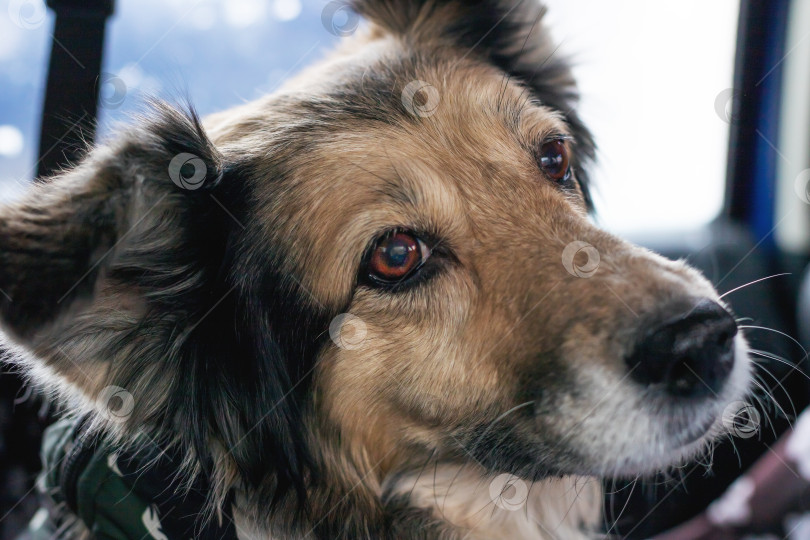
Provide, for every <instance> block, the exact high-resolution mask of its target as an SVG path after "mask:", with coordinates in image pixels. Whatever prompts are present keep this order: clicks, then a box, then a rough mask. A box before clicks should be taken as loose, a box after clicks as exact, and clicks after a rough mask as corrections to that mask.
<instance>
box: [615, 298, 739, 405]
mask: <svg viewBox="0 0 810 540" xmlns="http://www.w3.org/2000/svg"><path fill="white" fill-rule="evenodd" d="M736 334H737V323H736V322H735V321H734V318H733V317H732V316H731V314H729V312H728V311H726V310H725V309H723V307H722V306H720V305H719V304H717V303H716V302H712V301H710V300H703V301H701V302H700V303H699V304H698V305H697V306H695V307H694V308H692V309H690V310H689V311H686V312H683V313H681V314H679V315H677V316H675V317H673V318H671V319H668V320H666V321H665V322H664V323H663V324H658V325H656V326H655V327H654V328H653V329H652V330H649V331H647V332H646V333H645V334H644V336H643V337H642V338H641V340H640V341H639V342H638V343H637V344H636V348H635V351H634V352H633V354H632V355H631V356H630V357H629V358H628V359H627V364H628V366H629V367H630V369H631V370H632V377H633V378H635V379H636V380H637V381H638V382H640V383H642V384H645V385H656V386H661V387H662V388H663V389H664V390H665V391H666V392H667V393H669V394H670V395H673V396H678V397H703V396H706V395H709V394H714V393H717V392H718V391H719V390H720V389H721V388H722V386H723V383H724V382H725V380H726V379H727V378H728V374H729V373H730V372H731V368H732V367H734V336H735V335H736Z"/></svg>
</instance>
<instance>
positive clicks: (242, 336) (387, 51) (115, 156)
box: [0, 0, 751, 540]
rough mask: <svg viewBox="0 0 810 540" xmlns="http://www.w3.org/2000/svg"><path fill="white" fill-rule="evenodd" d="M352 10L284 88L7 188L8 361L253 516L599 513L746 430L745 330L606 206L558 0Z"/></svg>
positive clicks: (544, 533) (400, 529)
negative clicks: (609, 496) (725, 436)
mask: <svg viewBox="0 0 810 540" xmlns="http://www.w3.org/2000/svg"><path fill="white" fill-rule="evenodd" d="M352 7H353V9H354V10H356V12H357V13H358V14H360V15H361V16H362V17H364V18H365V19H366V20H367V21H368V23H367V25H366V26H363V27H361V28H360V29H358V30H357V31H356V32H354V34H353V35H351V36H350V37H347V38H345V39H344V40H343V41H342V43H341V44H340V46H339V47H338V48H337V49H336V50H335V51H334V52H333V53H331V55H330V56H328V57H327V58H326V59H325V60H323V61H321V62H320V63H318V64H317V65H315V66H313V67H310V68H308V69H306V70H305V71H304V72H303V73H301V74H300V75H298V76H297V77H295V78H294V79H292V80H291V81H289V82H288V83H287V84H286V85H285V86H284V87H282V88H281V89H280V90H279V91H277V92H276V93H274V94H273V95H270V96H267V97H265V98H262V99H259V100H258V101H255V102H252V103H248V104H245V105H241V106H238V107H236V108H234V109H231V110H228V111H225V112H221V113H217V114H214V115H212V116H210V117H208V118H206V119H204V120H200V119H199V118H198V117H197V115H196V114H195V113H194V112H193V109H191V108H184V107H175V106H170V105H167V104H165V103H161V102H154V103H152V104H151V105H150V107H149V109H150V112H149V113H148V114H145V115H144V116H143V117H142V118H139V119H138V120H137V121H136V122H135V123H134V126H132V127H130V128H127V129H125V130H119V133H118V135H117V136H115V137H112V139H111V140H110V141H109V142H107V143H105V144H103V145H100V146H98V147H96V148H94V149H92V150H91V151H89V153H88V155H87V156H86V158H85V159H84V160H83V161H82V162H81V163H79V164H78V165H76V166H75V167H73V168H71V169H70V170H66V171H64V172H62V173H60V174H58V175H57V176H55V177H53V178H50V179H47V180H46V181H43V182H40V183H38V184H37V185H34V186H32V187H31V189H30V192H29V193H28V194H27V195H26V196H24V197H22V198H21V199H20V200H17V201H14V202H11V203H9V204H7V205H6V206H4V207H3V208H2V210H0V289H2V291H3V294H2V295H0V318H1V319H2V328H3V330H4V332H5V333H6V334H7V336H8V341H9V347H10V350H11V352H10V353H9V354H10V358H9V361H10V362H12V363H13V365H15V366H18V367H19V368H20V369H21V370H23V371H24V372H25V373H26V374H27V376H28V377H29V378H30V380H31V381H32V383H33V384H35V385H37V386H38V387H39V388H42V389H43V391H45V392H46V393H49V394H50V395H51V396H52V397H53V399H56V400H58V401H60V402H62V403H65V404H66V405H65V406H66V408H67V409H68V412H70V413H71V414H74V415H79V414H86V413H89V414H90V417H91V419H92V422H93V424H94V425H95V426H97V427H98V428H99V429H101V430H102V431H103V432H104V434H105V437H107V439H108V440H110V441H113V442H114V443H115V444H120V445H127V444H137V441H139V440H142V438H143V437H148V438H150V439H152V440H155V441H158V442H159V443H160V444H162V445H166V446H167V447H171V448H173V449H175V450H177V451H178V452H180V453H181V454H182V455H183V456H184V464H183V474H184V475H185V476H186V477H187V478H202V479H204V480H205V482H206V485H207V486H208V492H207V495H206V497H207V502H206V511H207V512H210V513H211V514H212V515H214V516H217V515H220V516H221V514H222V513H228V514H230V515H232V519H233V520H234V522H235V524H236V528H237V530H238V532H239V537H240V538H273V539H294V538H295V539H297V538H323V539H358V538H373V539H415V538H420V539H462V538H465V539H469V538H473V539H494V538H504V539H507V538H508V539H513V540H514V539H536V538H564V539H575V538H588V537H592V536H593V535H595V534H597V531H598V528H599V525H600V523H601V517H600V511H601V490H600V487H599V486H600V479H602V478H609V477H621V476H636V475H643V474H651V473H654V472H656V471H660V470H663V469H667V468H668V467H671V466H673V465H677V464H679V463H682V462H684V460H687V459H690V458H694V457H695V456H696V455H698V454H699V453H700V452H702V451H704V450H705V449H706V448H707V446H708V444H709V442H710V441H712V440H714V439H715V438H717V437H718V436H720V435H721V434H722V433H723V432H724V426H723V422H722V421H721V418H720V417H721V414H722V412H723V410H724V408H725V407H726V406H727V405H728V404H729V403H731V402H733V401H735V400H738V399H741V398H742V396H744V395H745V394H746V392H747V391H748V386H749V379H750V376H751V375H750V370H751V367H750V365H751V364H750V360H749V358H748V353H747V345H746V342H745V339H744V337H743V336H742V334H741V332H739V331H738V329H737V325H736V322H735V319H734V317H733V315H732V314H731V312H730V310H729V309H728V308H727V307H726V306H725V305H724V304H723V302H722V300H721V299H720V297H719V295H718V293H717V292H716V291H715V289H714V288H713V287H712V285H711V284H710V283H709V282H708V281H707V280H706V279H705V278H704V277H703V276H702V275H701V274H700V273H699V272H698V271H696V270H694V269H693V268H691V267H690V266H688V265H687V264H686V263H684V262H682V261H677V262H676V261H670V260H667V259H665V258H663V257H661V256H659V255H657V254H655V253H652V252H650V251H648V250H645V249H643V248H640V247H637V246H635V245H632V244H630V243H628V242H626V241H624V240H622V239H619V238H617V237H616V236H614V235H612V234H609V233H607V232H605V231H603V230H600V229H599V228H597V227H596V226H595V225H594V224H593V222H592V220H591V219H590V212H591V210H592V206H593V205H592V202H591V197H590V195H589V183H588V178H587V168H588V166H589V165H590V163H591V162H592V161H593V159H594V156H595V146H594V142H593V139H592V137H591V135H590V133H589V131H588V130H587V128H586V126H585V125H584V124H583V122H582V120H581V119H580V117H579V116H578V114H577V110H576V104H577V90H576V85H575V81H574V79H573V77H572V73H571V67H570V65H569V63H568V62H567V61H566V60H565V59H563V58H561V57H560V55H559V54H558V53H557V49H556V46H555V44H554V43H553V41H552V40H551V37H550V35H549V33H548V31H547V29H546V27H545V25H544V22H543V14H544V11H545V9H544V7H543V6H541V5H540V4H539V3H535V2H533V1H532V0H523V1H519V0H515V1H511V0H509V1H506V0H503V1H501V0H479V1H476V2H462V1H457V0H355V1H354V2H353V3H352ZM110 389H113V390H114V391H115V392H119V393H120V392H123V393H125V395H126V396H128V399H129V400H130V403H131V407H130V409H131V410H128V411H126V414H125V415H119V416H118V417H115V415H113V414H110V411H109V410H108V409H109V408H110V407H111V405H110V400H109V396H110V395H111V394H110V392H111V390H110ZM133 441H134V442H133Z"/></svg>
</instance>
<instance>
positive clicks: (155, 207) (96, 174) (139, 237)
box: [0, 103, 222, 347]
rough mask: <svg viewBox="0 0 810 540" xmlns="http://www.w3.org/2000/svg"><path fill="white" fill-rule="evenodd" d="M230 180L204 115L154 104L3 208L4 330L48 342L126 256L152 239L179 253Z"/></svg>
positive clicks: (0, 318) (0, 307) (153, 244)
mask: <svg viewBox="0 0 810 540" xmlns="http://www.w3.org/2000/svg"><path fill="white" fill-rule="evenodd" d="M221 177H222V163H221V157H220V156H219V153H218V152H217V151H216V149H215V148H214V147H213V145H212V144H211V143H210V142H209V141H208V139H207V138H206V136H205V134H204V132H203V130H202V127H201V125H200V122H199V120H198V119H197V117H196V115H194V114H193V113H192V114H184V113H182V112H179V111H177V110H175V109H173V108H171V107H169V106H166V105H162V104H159V103H155V104H154V111H153V112H152V113H151V114H150V117H149V118H147V119H143V120H142V121H141V123H140V125H139V127H137V128H132V129H131V130H130V131H129V133H127V134H126V135H125V136H123V137H121V138H120V139H119V140H118V141H117V142H115V143H113V144H112V145H110V146H107V147H100V148H98V149H96V150H94V151H92V152H91V153H90V155H89V156H88V157H87V159H85V160H84V162H83V163H82V164H80V165H79V166H77V167H76V168H74V169H72V170H70V171H67V172H64V173H62V174H60V175H57V176H55V177H53V178H51V179H49V180H48V181H45V182H41V183H37V184H35V185H33V186H32V187H31V189H30V191H29V192H28V193H27V195H26V196H25V197H24V198H22V199H21V200H19V201H16V202H14V203H12V204H10V205H7V206H6V207H5V208H2V209H0V291H2V292H0V323H2V327H3V329H4V330H5V331H6V332H7V333H8V334H9V335H10V336H11V337H12V338H14V339H16V340H17V341H19V342H21V343H22V344H23V345H25V346H34V347H36V346H38V345H45V343H43V340H47V335H48V334H51V333H53V331H54V330H52V329H54V328H56V329H58V328H59V327H60V326H61V321H63V320H64V319H65V318H66V317H67V316H68V315H69V314H71V313H74V312H77V311H80V310H81V309H82V308H83V307H86V306H85V304H86V303H87V301H89V298H91V297H92V296H93V295H94V293H95V292H97V289H98V288H99V287H100V286H101V284H102V282H104V278H105V277H109V275H110V271H111V269H112V268H113V267H115V266H116V265H117V266H118V267H119V268H120V267H121V266H122V259H123V258H127V257H132V256H133V251H136V250H139V249H143V248H142V247H141V246H143V245H144V243H149V246H150V248H151V249H152V250H153V253H152V256H153V257H155V258H157V259H158V260H159V259H160V258H168V256H169V255H170V254H169V253H161V249H166V250H170V249H173V248H176V247H177V246H178V245H183V243H182V240H183V239H182V238H180V237H181V236H183V235H184V234H186V233H185V230H186V228H187V227H188V226H189V225H191V223H190V222H191V221H193V222H195V223H196V222H199V221H200V219H201V218H202V217H203V216H200V215H198V214H199V213H200V212H203V211H204V210H203V205H202V204H200V203H201V199H202V197H203V194H204V193H205V192H206V191H210V190H211V189H212V188H213V187H215V186H216V185H217V183H218V182H219V180H220V178H221ZM206 204H207V203H206ZM171 256H173V257H179V259H180V260H181V262H188V261H182V259H183V258H184V257H183V255H182V254H179V253H172V254H171ZM158 260H155V261H154V262H153V264H160V263H159V262H158ZM174 264H176V262H175V263H174ZM167 266H168V265H167ZM188 270H189V272H190V274H189V275H188V276H186V277H187V278H189V279H190V278H191V277H192V275H193V270H192V269H191V268H189V269H188ZM165 271H166V272H170V271H171V270H170V268H168V267H167V268H165ZM132 292H133V293H134V291H132ZM136 294H137V293H136Z"/></svg>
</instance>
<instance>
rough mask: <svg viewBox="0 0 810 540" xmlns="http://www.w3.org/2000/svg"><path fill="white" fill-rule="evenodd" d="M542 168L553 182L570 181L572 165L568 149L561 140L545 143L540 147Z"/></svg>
mask: <svg viewBox="0 0 810 540" xmlns="http://www.w3.org/2000/svg"><path fill="white" fill-rule="evenodd" d="M538 159H539V162H540V168H541V169H543V171H545V173H546V174H547V175H549V176H550V177H551V179H552V180H555V181H557V182H562V181H565V180H568V177H569V176H570V165H569V163H568V149H567V148H566V147H565V143H564V142H563V141H561V140H559V139H558V140H555V141H549V142H547V143H543V146H541V147H540V156H539V158H538Z"/></svg>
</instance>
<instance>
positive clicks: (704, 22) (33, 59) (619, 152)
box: [0, 0, 810, 538]
mask: <svg viewBox="0 0 810 540" xmlns="http://www.w3.org/2000/svg"><path fill="white" fill-rule="evenodd" d="M68 3H69V2H68ZM75 3H76V2H74V4H75ZM546 3H547V4H548V6H549V14H548V18H547V22H548V24H549V26H550V27H551V30H552V33H553V34H554V36H555V38H556V39H557V41H558V42H560V43H561V47H560V52H559V54H564V55H567V56H569V57H570V58H572V59H573V61H574V63H575V65H576V75H577V77H578V79H579V81H580V87H581V91H582V104H581V111H582V116H583V118H584V120H585V121H586V123H588V124H589V125H590V126H591V128H592V130H593V131H594V133H595V136H596V139H597V142H598V144H599V146H600V153H599V164H598V165H597V168H596V170H595V173H594V175H593V176H594V180H595V184H596V188H595V198H596V207H597V215H596V217H595V219H596V220H597V221H598V222H599V223H600V224H601V225H603V226H604V227H606V228H608V229H610V230H613V231H615V232H618V233H620V234H622V235H624V236H627V237H629V238H630V239H632V240H635V241H638V242H641V243H642V244H644V245H647V246H649V247H651V248H654V249H656V250H658V251H661V252H662V253H664V254H665V255H668V256H670V257H674V258H678V257H684V258H688V259H689V260H690V261H691V262H692V263H693V264H695V265H697V266H698V267H700V268H701V269H702V270H703V271H704V272H705V273H706V274H707V276H709V278H710V279H712V280H713V281H714V282H715V284H716V285H717V287H718V289H719V290H720V291H721V292H726V291H731V290H733V289H735V288H736V287H738V286H742V285H744V284H746V283H748V282H751V281H754V280H758V279H760V278H765V277H768V276H771V275H775V274H782V273H784V274H788V275H785V276H780V277H776V278H773V279H769V280H766V281H763V282H760V283H757V284H754V285H752V286H750V287H747V288H744V289H741V290H740V291H738V292H735V293H734V295H732V296H730V297H729V300H730V302H731V304H732V306H733V307H734V309H735V311H736V313H737V315H738V316H740V317H746V318H748V319H747V320H750V321H751V322H750V323H749V324H750V325H751V326H752V327H761V328H759V329H757V328H751V329H749V330H748V333H749V335H750V336H751V338H752V341H753V342H754V346H755V347H756V348H757V349H760V350H763V351H765V352H767V354H768V355H770V356H774V357H775V358H778V359H779V360H775V359H774V358H770V357H768V356H764V355H763V356H761V357H759V360H758V361H759V362H760V363H761V366H762V367H761V369H763V370H768V373H770V374H772V375H773V379H771V378H768V377H766V376H764V375H763V380H765V381H767V386H766V390H768V391H769V392H771V393H772V394H773V398H767V396H766V399H763V402H764V404H765V405H764V406H762V416H763V418H764V419H765V420H764V421H763V424H767V427H763V429H761V430H758V433H757V434H758V436H757V437H752V438H745V440H738V441H735V443H736V447H737V448H736V452H735V451H734V449H733V448H731V445H728V444H726V445H719V447H718V449H717V453H716V454H715V455H716V457H715V464H714V466H713V468H712V470H711V471H710V472H707V471H706V470H705V468H704V469H701V472H700V473H698V474H696V475H693V476H690V475H686V478H683V481H681V482H675V483H674V484H673V482H672V481H671V480H672V479H671V478H662V479H660V481H659V479H652V480H650V481H648V482H646V483H644V484H643V486H642V487H641V488H638V489H635V485H636V484H635V483H633V484H632V486H633V488H632V489H631V488H630V487H629V486H631V483H630V482H618V483H614V484H613V485H611V486H608V487H609V489H608V497H607V500H606V508H607V510H608V512H607V519H606V521H607V522H608V525H607V528H609V529H610V530H611V532H612V533H617V534H620V535H623V536H627V537H631V538H635V537H638V538H642V537H645V536H649V535H651V534H653V533H655V532H658V531H661V530H664V529H666V528H669V527H671V526H672V525H675V524H677V523H679V522H681V521H683V520H685V519H687V518H689V517H691V516H692V515H694V514H696V513H697V512H699V511H701V510H702V509H703V508H705V506H706V505H707V504H708V503H709V502H710V501H711V500H712V499H713V498H715V497H716V496H717V495H719V494H720V493H721V492H722V491H723V490H724V489H725V487H726V486H727V485H728V484H729V483H730V482H731V481H732V480H733V479H734V478H736V477H737V476H738V475H739V474H740V473H741V472H742V471H744V470H745V469H746V468H747V467H748V466H749V465H750V464H751V463H753V462H754V461H755V460H756V458H757V457H758V456H759V455H760V454H762V453H763V452H766V451H767V449H768V447H769V444H772V443H773V441H775V440H776V439H777V438H778V436H779V435H780V434H781V433H782V432H783V431H784V430H786V429H788V427H789V424H790V423H791V421H792V416H794V414H793V411H794V410H801V408H803V407H804V405H805V404H806V403H807V402H808V400H809V399H808V398H810V392H808V385H807V384H806V383H807V376H806V375H805V374H804V371H803V370H804V366H803V364H802V362H803V361H804V360H805V359H806V353H805V352H804V351H803V350H802V348H801V346H798V344H797V343H795V342H794V341H792V340H791V339H788V338H787V337H785V335H787V336H791V337H795V338H796V340H798V341H799V342H801V343H803V344H804V345H805V348H806V346H807V345H808V344H810V339H808V336H807V334H806V333H803V332H802V331H803V330H805V331H806V330H808V329H810V325H808V323H807V318H810V314H808V311H810V300H809V299H806V298H805V296H810V291H805V293H804V294H805V296H802V293H801V291H802V280H803V275H804V267H805V265H806V263H807V260H808V258H807V256H808V252H810V249H808V248H810V200H808V192H807V184H808V181H810V172H808V168H809V167H810V142H809V141H810V113H809V112H808V111H810V76H808V73H810V40H808V39H807V38H808V36H810V0H774V1H773V2H768V3H762V2H760V3H755V2H747V1H745V0H743V1H739V0H712V1H711V2H706V1H705V0H702V1H697V0H678V1H674V0H660V1H656V2H649V1H645V0H613V1H611V2H602V1H598V0H546ZM79 4H81V2H79ZM330 4H332V5H334V4H335V2H326V1H325V0H118V1H117V2H115V10H114V14H113V15H112V16H111V17H110V18H109V20H108V22H107V25H106V36H105V40H104V56H103V64H102V70H101V77H100V79H99V92H100V97H99V109H98V133H97V136H98V137H102V138H103V137H109V136H113V135H114V134H115V131H116V129H118V128H117V127H116V126H117V125H119V124H120V123H121V122H126V121H127V118H128V116H129V115H131V114H132V113H133V112H135V111H138V110H139V109H141V108H142V107H143V102H144V98H145V97H146V96H153V95H157V96H163V97H166V98H168V99H170V100H175V101H176V100H177V99H178V98H182V97H184V96H187V97H188V98H189V99H190V101H191V102H192V103H193V104H194V105H195V106H196V108H197V109H198V110H199V112H200V113H201V114H203V115H205V114H207V113H211V112H215V111H219V110H222V109H225V108H228V107H230V106H234V105H238V104H240V103H242V102H245V101H249V100H252V99H255V98H257V97H259V96H262V95H264V94H266V93H269V92H272V91H273V90H274V89H276V88H278V86H279V85H280V84H281V83H282V82H283V81H284V80H285V79H286V78H288V77H289V76H291V75H292V74H294V73H296V72H297V71H299V70H300V69H301V68H303V67H304V66H306V65H308V64H310V63H312V62H314V61H316V60H317V59H318V58H320V57H322V56H323V55H324V53H325V52H326V51H328V50H330V48H331V47H332V46H333V45H334V44H335V43H336V42H337V41H338V40H339V39H340V37H339V36H338V35H336V34H339V33H341V32H336V31H335V28H346V27H348V26H350V25H351V22H352V21H351V20H350V18H351V15H350V14H349V13H348V12H347V11H345V10H338V12H336V13H334V14H333V16H334V17H335V18H333V20H332V21H330V23H331V25H330V24H327V23H326V22H325V21H324V19H323V13H324V10H325V8H327V6H328V5H330ZM341 17H343V18H344V19H341ZM53 33H54V14H53V12H52V11H51V10H50V9H49V8H47V7H46V6H45V4H44V2H43V1H42V0H0V200H8V199H11V198H13V197H15V196H17V195H18V194H19V193H21V191H22V190H24V189H25V187H26V185H27V184H28V183H30V182H31V181H32V180H33V179H34V177H35V175H36V171H37V169H38V163H37V160H38V155H39V149H40V146H39V145H40V143H39V133H40V125H41V123H42V112H43V100H44V95H45V88H46V76H47V71H48V62H49V57H50V55H51V50H52V48H53V50H55V51H60V50H61V53H60V54H64V53H68V56H71V54H70V44H64V43H60V42H59V41H58V40H54V34H53ZM60 121H61V122H62V124H63V125H64V126H65V128H66V129H67V128H69V127H71V126H73V125H75V126H79V127H81V126H83V125H84V123H83V119H82V117H81V116H79V115H78V113H76V112H65V113H64V115H63V116H62V117H61V119H60ZM805 289H808V287H807V286H805ZM803 317H804V318H803ZM762 328H765V329H766V330H762ZM773 330H776V332H774V331H773ZM793 365H798V366H799V368H798V369H797V368H794V367H793ZM764 373H765V372H764V371H763V374H764ZM775 381H776V382H775ZM774 399H775V400H776V401H777V402H778V403H779V406H776V405H774ZM0 400H1V401H2V403H0V429H1V430H2V432H0V467H1V468H2V470H0V482H1V483H0V528H2V529H0V530H2V531H3V538H12V537H13V534H14V532H15V531H17V530H19V528H20V527H21V526H22V524H24V522H25V521H26V520H27V519H28V518H29V517H30V515H31V513H32V511H33V509H34V508H35V507H36V504H37V503H36V500H35V499H34V498H33V496H32V494H31V490H30V488H31V485H32V483H31V482H32V480H33V478H34V476H35V474H36V471H37V468H38V456H37V452H38V440H37V438H38V434H39V430H40V427H39V426H40V422H38V421H37V418H40V419H42V418H46V417H47V412H48V411H47V407H46V406H45V405H43V404H42V402H41V401H40V400H38V399H36V397H35V396H30V395H28V394H27V393H26V391H25V390H24V388H22V387H21V386H20V383H19V381H18V380H17V378H16V377H15V376H13V375H10V374H3V375H2V376H0ZM758 406H759V405H758ZM780 411H785V413H784V414H783V413H782V412H780ZM619 510H621V511H619ZM774 530H775V531H776V530H777V528H775V529H774ZM782 533H783V534H785V531H782Z"/></svg>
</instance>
